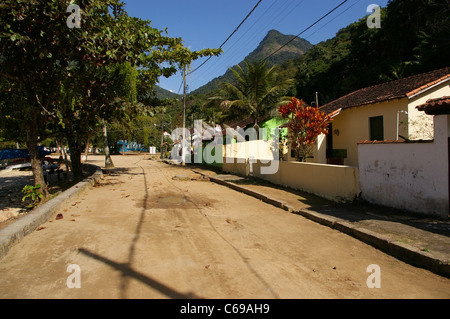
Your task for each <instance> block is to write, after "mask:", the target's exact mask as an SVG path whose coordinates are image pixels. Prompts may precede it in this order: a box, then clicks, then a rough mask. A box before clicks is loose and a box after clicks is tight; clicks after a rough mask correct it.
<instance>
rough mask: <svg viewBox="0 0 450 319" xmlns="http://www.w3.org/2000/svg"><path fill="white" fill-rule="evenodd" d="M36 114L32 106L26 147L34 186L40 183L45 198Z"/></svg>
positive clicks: (45, 186) (45, 190)
mask: <svg viewBox="0 0 450 319" xmlns="http://www.w3.org/2000/svg"><path fill="white" fill-rule="evenodd" d="M37 114H38V113H37V110H36V109H35V108H34V107H32V108H31V112H30V114H29V116H30V119H29V120H28V122H27V124H26V129H27V148H28V152H29V154H30V160H31V169H32V171H33V178H34V186H36V185H39V184H40V185H41V188H40V191H41V192H42V195H43V196H44V198H45V197H47V195H48V189H47V184H46V183H45V179H44V172H43V170H42V162H41V159H40V157H39V152H38V133H37V125H38V124H37V123H38V119H37Z"/></svg>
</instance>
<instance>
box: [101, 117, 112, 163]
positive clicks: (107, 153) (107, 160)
mask: <svg viewBox="0 0 450 319" xmlns="http://www.w3.org/2000/svg"><path fill="white" fill-rule="evenodd" d="M102 128H103V148H104V150H105V168H113V167H114V164H113V161H112V159H111V153H110V151H109V145H108V131H107V129H106V121H105V120H104V119H102Z"/></svg>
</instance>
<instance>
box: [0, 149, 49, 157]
mask: <svg viewBox="0 0 450 319" xmlns="http://www.w3.org/2000/svg"><path fill="white" fill-rule="evenodd" d="M38 152H39V157H40V158H44V157H45V156H46V155H49V154H50V153H51V152H49V151H46V150H44V147H43V146H39V147H38ZM14 158H24V159H29V158H30V154H29V152H28V149H14V148H8V149H5V150H2V151H0V161H1V160H5V159H14Z"/></svg>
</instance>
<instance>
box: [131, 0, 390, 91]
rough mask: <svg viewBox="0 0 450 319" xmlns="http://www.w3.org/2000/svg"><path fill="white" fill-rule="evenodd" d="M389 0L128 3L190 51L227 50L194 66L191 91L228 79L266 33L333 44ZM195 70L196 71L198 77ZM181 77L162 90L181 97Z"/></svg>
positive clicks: (133, 11) (163, 82)
mask: <svg viewBox="0 0 450 319" xmlns="http://www.w3.org/2000/svg"><path fill="white" fill-rule="evenodd" d="M387 2H388V0H345V1H343V0H321V1H317V0H227V1H219V0H189V1H186V0H165V1H155V0H151V1H149V0H125V3H126V7H125V8H126V10H127V12H128V14H129V15H130V16H134V17H137V18H141V19H145V20H150V21H151V23H152V26H153V27H155V28H157V29H160V30H164V29H165V28H167V31H168V35H169V36H170V37H181V38H182V39H183V41H184V45H185V46H186V47H188V48H189V49H191V50H201V49H205V48H219V47H222V49H223V53H222V54H221V55H220V56H219V57H211V58H202V59H198V60H197V61H195V62H193V63H192V65H191V69H190V74H189V75H188V77H187V86H188V91H187V92H191V91H194V90H195V89H197V88H199V87H201V86H203V85H205V84H206V83H208V82H209V81H211V80H213V79H214V78H216V77H218V76H221V75H223V74H224V73H225V72H226V71H227V69H229V68H230V67H232V66H234V65H236V64H237V63H239V62H241V61H242V60H244V58H245V57H246V56H247V55H248V54H249V53H250V52H252V51H253V50H254V49H256V47H257V46H258V44H259V43H260V42H261V41H262V40H263V38H264V37H265V36H266V35H267V33H268V32H269V31H270V30H272V29H275V30H277V31H279V32H281V33H283V34H286V35H293V37H294V36H295V35H299V36H300V37H301V38H304V39H306V40H308V41H309V42H311V43H312V44H313V45H314V44H317V43H319V42H321V41H325V40H328V39H330V38H332V37H334V36H335V35H336V33H337V32H338V31H339V30H340V29H342V28H344V27H346V26H347V25H349V24H350V23H352V22H355V21H358V20H359V19H362V18H364V17H365V16H367V15H368V14H370V13H371V12H368V11H367V8H368V6H369V5H370V4H376V5H379V6H381V7H385V6H386V5H387ZM194 71H195V72H194ZM181 81H182V75H181V73H180V72H179V73H177V74H176V75H174V76H172V77H170V78H164V77H161V78H160V83H159V85H160V86H161V87H162V88H164V89H166V90H169V91H172V92H175V93H179V94H182V93H183V92H182V86H180V83H181Z"/></svg>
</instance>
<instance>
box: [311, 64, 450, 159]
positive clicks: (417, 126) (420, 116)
mask: <svg viewBox="0 0 450 319" xmlns="http://www.w3.org/2000/svg"><path fill="white" fill-rule="evenodd" d="M449 95H450V67H447V68H443V69H439V70H435V71H431V72H427V73H423V74H419V75H415V76H411V77H407V78H403V79H400V80H395V81H390V82H386V83H383V84H379V85H375V86H371V87H367V88H363V89H360V90H358V91H355V92H353V93H350V94H348V95H345V96H343V97H341V98H339V99H337V100H334V101H332V102H330V103H328V104H326V105H324V106H322V107H321V108H320V110H321V111H324V112H325V113H327V114H330V115H331V116H332V121H331V122H330V129H329V134H328V135H326V136H325V135H322V136H319V137H318V139H317V147H316V149H315V152H314V157H313V158H312V159H308V162H315V163H327V164H339V165H349V166H358V147H357V143H358V142H359V141H365V140H368V141H370V140H381V141H386V140H390V141H395V140H400V139H403V140H405V139H408V140H419V139H424V140H430V139H433V116H430V115H426V114H424V113H423V112H420V111H418V110H417V109H416V106H418V105H421V104H423V103H425V102H426V101H427V100H429V99H433V98H439V97H443V96H449Z"/></svg>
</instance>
